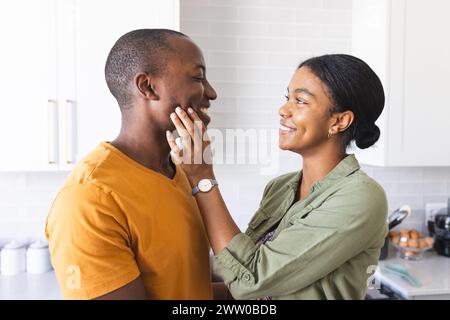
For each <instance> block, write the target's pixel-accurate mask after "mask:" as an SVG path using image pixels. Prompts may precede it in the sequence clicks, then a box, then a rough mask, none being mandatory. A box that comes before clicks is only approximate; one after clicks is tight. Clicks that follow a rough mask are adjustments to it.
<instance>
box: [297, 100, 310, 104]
mask: <svg viewBox="0 0 450 320" xmlns="http://www.w3.org/2000/svg"><path fill="white" fill-rule="evenodd" d="M295 101H296V102H297V104H308V103H307V102H306V101H305V100H302V99H295Z"/></svg>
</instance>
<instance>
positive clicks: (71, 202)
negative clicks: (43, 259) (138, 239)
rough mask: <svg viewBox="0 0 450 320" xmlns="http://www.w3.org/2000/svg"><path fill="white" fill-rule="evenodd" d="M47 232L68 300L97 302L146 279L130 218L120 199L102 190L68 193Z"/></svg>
mask: <svg viewBox="0 0 450 320" xmlns="http://www.w3.org/2000/svg"><path fill="white" fill-rule="evenodd" d="M45 232H46V236H47V239H48V241H49V248H50V252H51V260H52V264H53V267H54V269H55V272H56V276H57V278H58V282H59V285H60V288H61V291H62V293H63V296H64V298H65V299H93V298H96V297H99V296H102V295H104V294H107V293H109V292H111V291H114V290H116V289H118V288H120V287H123V286H124V285H126V284H128V283H130V282H131V281H133V280H135V279H136V278H137V277H138V276H139V275H140V272H139V269H138V266H137V263H136V260H135V256H134V253H133V250H132V245H131V236H130V231H129V229H128V225H127V220H126V217H125V215H124V213H123V212H122V211H121V209H120V207H119V206H118V204H117V202H116V201H115V200H114V197H113V196H112V195H111V194H110V193H108V192H105V191H104V190H103V189H102V188H101V187H99V186H96V185H93V184H78V185H73V186H70V187H67V188H65V189H63V190H62V191H61V192H60V193H59V194H58V196H57V198H56V199H55V201H54V203H53V206H52V208H51V210H50V213H49V216H48V218H47V223H46V230H45Z"/></svg>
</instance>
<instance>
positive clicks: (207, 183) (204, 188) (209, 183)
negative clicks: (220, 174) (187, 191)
mask: <svg viewBox="0 0 450 320" xmlns="http://www.w3.org/2000/svg"><path fill="white" fill-rule="evenodd" d="M217 185H218V183H217V181H216V180H213V179H202V180H200V181H199V182H198V184H197V185H196V186H195V187H194V188H192V195H193V196H195V195H196V194H197V193H199V192H208V191H209V190H211V189H212V188H213V187H214V186H217Z"/></svg>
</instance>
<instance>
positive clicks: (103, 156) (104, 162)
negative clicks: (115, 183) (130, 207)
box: [63, 144, 126, 188]
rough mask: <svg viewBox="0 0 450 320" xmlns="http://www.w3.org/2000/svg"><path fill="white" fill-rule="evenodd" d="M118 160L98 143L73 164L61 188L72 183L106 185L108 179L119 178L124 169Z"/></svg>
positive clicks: (88, 185)
mask: <svg viewBox="0 0 450 320" xmlns="http://www.w3.org/2000/svg"><path fill="white" fill-rule="evenodd" d="M118 161H120V159H117V157H115V155H114V154H112V153H111V152H110V150H108V149H107V148H105V147H104V146H103V144H100V145H98V146H97V147H96V148H95V149H94V150H92V151H91V152H89V153H88V154H87V155H86V156H84V157H83V158H82V159H81V160H80V161H79V162H78V163H77V164H76V165H75V167H74V168H73V170H72V172H71V173H70V174H69V176H68V178H67V180H66V182H65V184H64V187H63V188H67V187H70V186H72V185H83V186H86V187H87V188H90V187H95V186H97V187H101V186H105V185H108V184H110V182H111V181H110V180H112V179H113V180H116V179H120V176H121V174H122V175H123V174H124V173H125V171H126V170H124V168H123V167H122V166H121V165H120V164H119V163H118Z"/></svg>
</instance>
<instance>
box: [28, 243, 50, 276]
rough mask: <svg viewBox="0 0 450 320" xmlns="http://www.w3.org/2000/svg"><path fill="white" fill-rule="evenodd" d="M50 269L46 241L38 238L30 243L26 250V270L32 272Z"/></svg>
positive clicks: (37, 272)
mask: <svg viewBox="0 0 450 320" xmlns="http://www.w3.org/2000/svg"><path fill="white" fill-rule="evenodd" d="M50 270H52V265H51V263H50V252H49V250H48V243H47V242H46V241H43V240H38V241H35V242H33V243H32V244H30V246H29V247H28V250H27V272H28V273H33V274H39V273H45V272H48V271H50Z"/></svg>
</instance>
